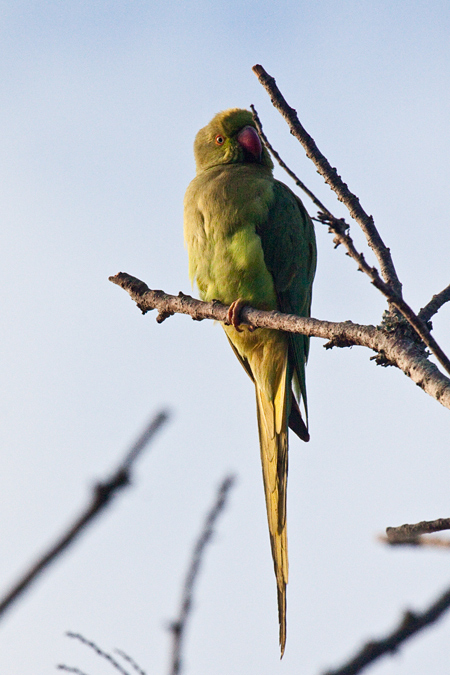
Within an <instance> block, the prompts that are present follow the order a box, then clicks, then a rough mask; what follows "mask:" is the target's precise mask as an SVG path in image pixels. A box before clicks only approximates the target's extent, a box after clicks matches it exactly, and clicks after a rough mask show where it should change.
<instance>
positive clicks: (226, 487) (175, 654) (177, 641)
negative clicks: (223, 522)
mask: <svg viewBox="0 0 450 675" xmlns="http://www.w3.org/2000/svg"><path fill="white" fill-rule="evenodd" d="M234 481H235V479H234V477H233V476H227V478H225V479H224V480H223V481H222V484H221V485H220V487H219V490H218V493H217V497H216V501H215V504H214V506H213V507H212V509H211V511H210V512H209V513H208V515H207V517H206V520H205V524H204V527H203V530H202V532H201V534H200V537H199V539H198V541H197V543H196V544H195V547H194V551H193V555H192V560H191V563H190V565H189V570H188V573H187V575H186V580H185V582H184V586H183V593H182V599H181V608H180V614H179V616H178V619H177V620H176V621H174V622H173V623H172V624H171V626H170V628H171V631H172V633H173V646H172V658H171V667H170V673H171V675H177V674H178V673H179V672H180V671H181V648H182V644H183V639H184V636H185V633H186V626H187V622H188V619H189V615H190V613H191V610H192V600H193V592H194V584H195V581H196V578H197V575H198V572H199V569H200V565H201V562H202V559H203V555H204V550H205V546H206V545H207V544H208V543H209V541H210V540H211V537H212V535H213V533H214V527H215V525H216V522H217V519H218V517H219V516H220V514H221V513H222V511H223V510H224V508H225V505H226V500H227V497H228V493H229V491H230V489H231V487H232V486H233V484H234Z"/></svg>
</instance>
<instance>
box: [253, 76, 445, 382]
mask: <svg viewBox="0 0 450 675" xmlns="http://www.w3.org/2000/svg"><path fill="white" fill-rule="evenodd" d="M253 72H254V73H255V74H256V76H257V77H258V79H259V81H260V83H261V84H262V85H263V87H264V88H265V89H266V90H267V92H268V93H269V95H270V100H271V102H272V104H273V105H274V107H275V108H276V109H277V110H278V111H279V112H280V113H281V114H282V116H283V117H284V118H285V120H286V121H287V123H288V125H289V127H290V130H291V134H292V135H293V136H295V138H297V140H298V141H300V143H301V144H302V145H303V147H304V149H305V150H306V156H307V157H308V158H309V159H311V160H312V161H313V162H314V164H315V165H316V168H317V170H318V172H319V173H320V175H321V176H323V178H324V179H325V182H326V183H327V184H328V185H329V186H330V187H331V189H332V190H334V192H335V193H336V195H337V197H338V199H339V201H341V202H343V203H344V204H345V206H346V207H347V208H348V210H349V212H350V215H351V217H352V218H353V219H354V220H356V222H357V223H358V225H359V226H360V227H361V229H362V231H363V232H364V234H365V235H366V239H367V243H368V244H369V246H370V247H371V249H372V250H373V251H374V253H375V255H376V257H377V259H378V262H379V264H380V268H381V273H382V276H383V279H384V280H385V281H383V280H382V279H381V278H380V276H379V274H378V271H377V270H376V268H375V267H370V266H369V265H368V264H367V263H366V261H365V259H364V256H363V255H362V254H358V253H357V251H356V250H355V249H354V247H353V242H352V241H351V240H350V241H346V237H348V235H345V234H342V235H341V237H342V241H340V242H339V243H343V244H344V245H345V246H346V248H347V250H348V251H349V253H350V255H351V257H352V258H354V259H355V260H357V262H358V264H359V267H360V269H361V270H362V271H364V272H366V274H368V275H369V277H370V278H371V280H372V283H373V285H374V286H375V287H376V288H378V290H379V291H380V292H381V293H383V295H384V296H385V297H386V298H387V300H388V302H389V303H390V304H391V305H393V306H394V307H395V308H396V309H397V310H398V311H399V312H400V313H401V314H402V315H403V316H404V317H405V319H406V320H407V321H408V322H409V323H410V324H411V326H413V328H414V330H415V331H416V332H417V334H418V335H419V337H420V338H421V339H422V340H423V342H424V343H425V344H426V345H427V347H428V348H429V349H430V350H431V351H432V352H433V354H434V355H435V356H436V358H437V359H438V361H439V363H440V364H441V365H442V366H443V367H444V368H445V370H446V371H447V373H449V374H450V359H449V358H448V357H447V356H446V354H445V353H444V351H443V350H442V349H441V348H440V346H439V345H438V343H437V342H436V340H435V339H434V337H433V336H432V335H431V333H430V331H429V330H428V327H427V326H426V325H425V323H424V322H423V321H422V320H421V319H420V318H419V317H418V316H417V315H416V314H415V313H414V312H413V310H412V309H411V307H410V306H409V305H408V304H407V303H406V302H405V301H404V300H403V297H402V285H401V283H400V280H399V278H398V276H397V272H396V271H395V267H394V263H393V261H392V257H391V253H390V250H389V248H388V247H387V246H385V244H384V242H383V240H382V239H381V236H380V234H379V232H378V230H377V228H376V227H375V223H374V220H373V217H372V216H368V215H367V213H366V212H365V211H364V209H363V208H362V206H361V204H360V202H359V199H358V197H356V195H354V194H353V193H352V192H350V190H349V189H348V186H347V185H346V183H344V182H343V181H342V179H341V177H340V176H339V175H338V173H337V171H336V169H335V168H333V167H332V166H331V165H330V163H329V162H328V160H327V158H326V157H325V156H324V155H323V154H322V153H321V152H320V150H319V148H318V147H317V145H316V144H315V142H314V139H313V138H311V136H310V135H309V134H308V132H307V131H306V129H304V127H303V126H302V124H301V123H300V121H299V119H298V116H297V112H296V111H295V110H294V109H293V108H291V107H290V106H289V105H288V103H287V102H286V100H285V98H284V96H283V95H282V93H281V91H280V90H279V89H278V87H277V85H276V82H275V79H274V78H273V77H271V76H270V75H269V74H268V73H267V72H266V71H265V70H264V68H263V67H262V66H261V65H255V66H253ZM348 247H350V248H348Z"/></svg>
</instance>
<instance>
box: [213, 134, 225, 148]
mask: <svg viewBox="0 0 450 675" xmlns="http://www.w3.org/2000/svg"><path fill="white" fill-rule="evenodd" d="M215 142H216V145H223V144H224V143H225V139H224V137H223V136H221V135H220V134H218V135H217V136H216V138H215Z"/></svg>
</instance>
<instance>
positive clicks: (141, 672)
mask: <svg viewBox="0 0 450 675" xmlns="http://www.w3.org/2000/svg"><path fill="white" fill-rule="evenodd" d="M114 651H115V652H116V654H119V656H121V657H122V658H123V659H124V660H125V661H126V662H127V663H129V664H130V666H131V667H132V668H133V670H135V671H136V672H137V673H138V675H147V673H146V672H145V670H142V668H141V667H140V665H139V664H138V663H136V661H135V660H134V659H133V658H131V656H129V654H126V653H125V652H124V651H122V650H121V649H115V650H114Z"/></svg>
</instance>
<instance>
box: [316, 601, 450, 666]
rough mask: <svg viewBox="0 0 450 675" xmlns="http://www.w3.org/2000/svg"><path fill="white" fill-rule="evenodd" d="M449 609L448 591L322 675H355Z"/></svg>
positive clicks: (394, 650) (404, 617) (390, 652)
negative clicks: (352, 656)
mask: <svg viewBox="0 0 450 675" xmlns="http://www.w3.org/2000/svg"><path fill="white" fill-rule="evenodd" d="M449 607H450V589H449V590H447V591H446V592H445V593H443V594H442V595H441V596H440V597H439V598H438V599H437V600H436V601H435V602H434V603H433V604H432V605H431V606H430V607H429V608H428V609H427V610H425V611H424V612H422V613H416V612H410V611H407V612H405V614H404V615H403V618H402V620H401V622H400V624H399V626H398V627H397V628H396V629H395V630H394V631H393V632H392V633H391V634H390V635H387V636H386V637H385V638H382V639H381V640H372V641H370V642H367V643H366V644H365V645H364V647H363V648H362V649H361V651H360V652H358V654H357V655H356V656H355V657H354V658H352V659H351V660H350V661H348V662H347V663H346V664H345V665H343V666H341V667H340V668H338V669H337V670H328V671H327V672H326V673H325V674H324V675H356V674H357V673H360V672H361V671H362V670H363V669H364V668H365V667H366V666H368V665H369V664H370V663H373V661H375V660H376V659H378V658H380V656H383V655H384V654H394V653H395V652H396V651H397V650H398V649H399V647H400V645H401V644H402V643H403V642H405V641H406V640H408V639H409V638H410V637H412V636H413V635H415V634H416V633H418V632H419V631H420V630H423V629H424V628H426V627H427V626H430V625H431V624H432V623H434V622H435V621H436V620H437V619H439V618H440V617H441V616H442V614H444V612H445V611H446V610H447V609H448V608H449Z"/></svg>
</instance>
